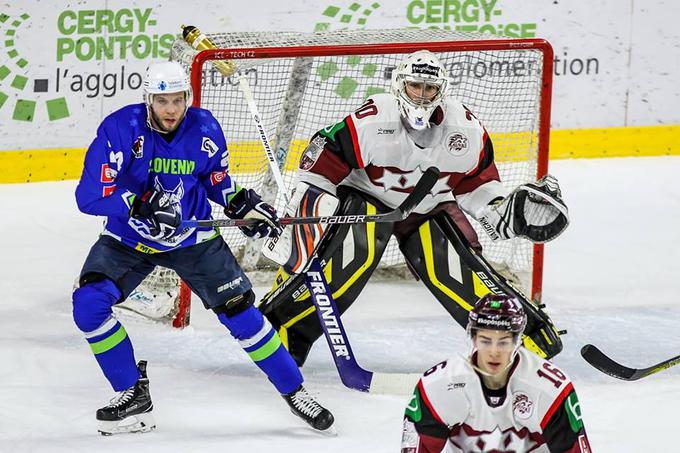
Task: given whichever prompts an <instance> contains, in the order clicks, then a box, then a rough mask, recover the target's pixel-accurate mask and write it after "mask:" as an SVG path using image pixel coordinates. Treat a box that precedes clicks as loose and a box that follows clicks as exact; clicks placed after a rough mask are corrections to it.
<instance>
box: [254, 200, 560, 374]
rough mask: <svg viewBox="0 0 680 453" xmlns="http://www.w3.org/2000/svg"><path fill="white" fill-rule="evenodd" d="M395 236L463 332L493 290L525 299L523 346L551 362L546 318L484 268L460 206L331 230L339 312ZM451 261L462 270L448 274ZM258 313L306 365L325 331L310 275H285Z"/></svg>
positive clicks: (325, 257)
mask: <svg viewBox="0 0 680 453" xmlns="http://www.w3.org/2000/svg"><path fill="white" fill-rule="evenodd" d="M338 195H339V198H340V200H341V207H340V212H341V213H342V214H348V215H352V214H376V213H379V212H386V211H387V210H388V209H387V208H386V207H385V206H384V205H382V204H381V203H379V202H378V201H377V200H374V199H372V198H370V197H368V196H366V195H365V194H362V193H360V192H358V191H355V190H354V189H349V188H347V187H340V188H339V189H338ZM392 234H394V235H395V236H396V238H397V240H398V242H399V246H400V249H401V251H402V253H403V254H404V257H405V259H406V262H407V264H408V266H409V268H410V269H411V271H412V272H413V274H414V275H415V276H416V277H417V278H418V279H420V280H422V281H423V283H424V284H425V286H426V287H427V288H428V289H429V290H430V292H431V293H432V294H433V295H434V296H435V298H436V299H437V300H438V301H439V303H441V304H442V306H443V307H444V308H445V309H446V311H447V312H448V313H449V314H450V315H451V316H452V317H453V318H454V319H455V320H456V321H457V322H458V324H460V325H461V326H462V327H465V326H466V325H467V319H468V312H469V311H470V309H471V308H472V305H473V304H474V303H475V301H476V300H477V299H479V297H481V296H483V295H484V294H487V293H489V292H493V293H496V294H511V295H514V296H515V297H517V298H518V299H519V300H520V301H521V302H522V304H523V306H524V307H525V311H526V312H527V317H528V322H527V328H526V330H525V335H524V344H525V346H527V348H529V349H531V350H532V351H534V352H536V353H537V354H538V355H540V356H542V357H546V358H550V357H553V356H555V355H557V354H558V353H559V352H560V351H561V350H562V343H561V341H560V338H559V334H558V332H557V330H556V329H555V327H554V326H553V324H552V322H551V321H550V318H549V317H548V316H547V314H546V313H545V312H543V311H542V310H540V309H538V308H537V307H536V306H535V305H534V304H533V303H532V302H530V301H529V300H528V299H527V297H526V296H524V295H523V294H522V293H520V292H519V291H516V290H515V289H513V288H512V287H511V286H510V285H509V284H508V283H507V281H506V280H505V279H504V278H503V277H502V276H501V275H500V274H498V273H497V272H496V271H494V270H493V268H491V266H490V265H488V263H486V261H485V260H484V258H483V257H482V256H481V246H480V244H479V241H478V238H477V234H476V233H475V231H474V229H473V227H472V225H471V224H470V222H469V221H468V220H467V218H466V217H465V215H464V214H463V212H462V211H461V210H460V208H459V207H458V205H457V204H456V202H447V203H441V204H440V205H438V206H437V207H436V208H434V209H433V210H432V211H430V212H429V213H427V214H411V215H410V216H409V217H407V218H406V219H405V220H403V221H401V222H396V223H394V224H392V223H365V224H354V225H347V224H344V225H332V226H331V227H329V228H328V229H327V230H326V231H325V233H324V234H323V237H322V238H321V241H320V242H319V245H318V247H317V256H318V257H319V258H321V260H322V261H323V262H324V263H326V265H325V269H324V271H325V275H326V277H327V280H328V284H329V287H330V290H331V292H332V295H333V298H334V299H335V301H336V304H337V306H338V310H339V311H340V313H341V314H342V313H344V312H345V310H347V309H348V308H349V307H350V306H351V305H352V304H353V303H354V301H355V300H356V299H357V297H358V296H359V294H360V293H361V291H362V290H363V288H364V286H365V285H366V283H367V282H368V280H369V279H370V277H371V274H372V273H373V271H374V270H375V269H376V267H377V266H378V263H379V262H380V258H381V257H382V254H383V252H384V251H385V248H386V247H387V243H388V241H389V239H390V237H391V235H392ZM346 248H351V250H345V249H346ZM347 257H350V258H347ZM348 260H349V262H348ZM449 263H457V264H458V263H459V264H460V266H459V267H458V268H456V269H450V268H449ZM259 308H260V310H261V311H262V312H263V313H264V315H265V316H266V317H267V318H268V319H269V321H270V322H271V323H272V325H273V326H274V327H275V328H276V329H277V330H278V332H279V336H280V337H281V340H282V342H283V343H284V344H286V346H287V347H288V350H289V351H290V353H291V355H292V356H293V358H294V359H295V361H296V362H297V364H298V366H302V365H303V364H304V362H305V360H306V358H307V354H308V353H309V350H310V349H311V346H312V344H313V343H314V342H315V341H316V340H317V339H318V338H319V336H320V335H321V333H322V330H321V326H320V325H319V321H318V319H317V316H316V314H315V313H314V307H313V304H312V301H311V299H310V296H309V292H307V291H306V286H305V280H304V275H303V274H297V275H292V276H289V275H288V274H286V273H285V272H283V270H280V271H279V274H278V275H277V278H276V281H275V283H274V288H273V289H272V291H271V292H270V293H269V294H267V295H266V296H265V297H264V298H263V300H262V301H261V303H260V305H259Z"/></svg>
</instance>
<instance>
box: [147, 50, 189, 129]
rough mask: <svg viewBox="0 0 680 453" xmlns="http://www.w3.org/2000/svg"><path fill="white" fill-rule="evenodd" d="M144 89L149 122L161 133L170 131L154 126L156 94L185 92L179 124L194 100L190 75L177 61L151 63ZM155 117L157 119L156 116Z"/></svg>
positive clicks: (151, 126) (150, 125)
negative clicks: (153, 105) (153, 107)
mask: <svg viewBox="0 0 680 453" xmlns="http://www.w3.org/2000/svg"><path fill="white" fill-rule="evenodd" d="M143 89H144V103H145V104H146V108H147V113H148V115H147V124H148V126H149V127H150V128H152V129H154V130H156V131H158V132H161V133H167V132H169V131H167V130H162V129H159V128H158V127H154V125H152V124H151V123H152V122H151V118H152V114H153V110H152V104H153V101H154V96H156V95H159V94H174V93H184V100H185V108H184V112H183V113H182V115H181V117H180V118H179V119H178V120H177V123H178V124H179V123H180V122H181V121H182V119H184V115H185V114H186V112H187V109H188V108H189V106H190V105H191V102H192V100H193V95H192V91H191V82H190V81H189V77H188V76H187V74H186V72H185V71H184V68H183V67H182V65H180V64H179V63H177V62H175V61H166V62H163V63H156V64H152V65H150V66H149V67H148V68H147V69H146V76H145V77H144V87H143ZM154 119H156V120H157V118H156V117H155V116H154ZM156 122H157V121H156Z"/></svg>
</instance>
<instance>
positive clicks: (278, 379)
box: [217, 305, 303, 394]
mask: <svg viewBox="0 0 680 453" xmlns="http://www.w3.org/2000/svg"><path fill="white" fill-rule="evenodd" d="M217 317H218V319H219V320H220V322H221V323H222V324H224V326H225V327H226V328H227V329H229V332H231V334H232V336H233V337H234V338H236V340H238V342H239V344H240V345H241V347H242V348H243V350H244V351H246V353H247V354H248V355H249V356H250V358H251V359H252V360H253V362H255V364H256V365H257V366H258V367H259V368H260V369H261V370H262V371H263V372H264V373H265V374H266V375H267V377H268V378H269V380H270V381H271V383H272V384H274V387H276V390H278V391H279V393H281V394H288V393H291V392H292V391H294V390H295V389H297V388H298V387H299V386H300V385H302V381H303V379H302V373H300V370H299V368H298V367H297V365H296V364H295V361H294V360H293V358H292V357H291V356H290V354H289V353H288V351H287V350H286V348H285V347H284V346H283V345H282V344H281V339H280V338H279V335H278V334H277V333H276V331H275V330H274V329H273V328H272V325H271V324H270V323H269V321H268V320H267V319H266V318H265V317H264V316H263V315H262V313H261V312H260V311H259V310H258V309H257V308H255V307H253V306H252V305H250V306H248V307H247V308H246V309H245V310H242V311H240V312H238V313H236V314H234V315H231V316H230V315H228V314H227V313H225V312H219V313H218V314H217Z"/></svg>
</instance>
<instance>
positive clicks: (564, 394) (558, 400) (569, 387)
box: [541, 382, 574, 429]
mask: <svg viewBox="0 0 680 453" xmlns="http://www.w3.org/2000/svg"><path fill="white" fill-rule="evenodd" d="M573 391H574V384H572V383H571V382H570V383H569V384H567V386H566V387H565V388H564V389H562V391H561V392H560V394H559V395H558V396H557V398H555V401H553V403H552V404H551V405H550V409H548V412H546V413H545V416H544V417H543V420H541V429H545V427H546V426H547V425H548V422H549V421H550V419H551V418H552V416H553V415H555V412H557V410H558V409H559V408H560V406H561V405H562V403H563V402H564V400H565V399H566V398H567V396H569V394H570V393H571V392H573Z"/></svg>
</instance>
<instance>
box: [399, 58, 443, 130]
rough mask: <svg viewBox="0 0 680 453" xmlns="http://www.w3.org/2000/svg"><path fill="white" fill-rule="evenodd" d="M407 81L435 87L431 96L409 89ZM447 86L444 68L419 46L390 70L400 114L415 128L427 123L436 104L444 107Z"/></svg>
mask: <svg viewBox="0 0 680 453" xmlns="http://www.w3.org/2000/svg"><path fill="white" fill-rule="evenodd" d="M409 84H423V87H430V88H436V94H434V96H433V97H432V98H431V99H428V98H427V97H424V96H422V94H421V95H420V96H417V95H414V93H411V96H409V93H408V92H407V90H408V89H409ZM447 89H448V77H447V76H446V69H445V68H444V65H442V63H441V62H440V61H439V59H438V58H437V57H436V56H435V55H434V54H433V53H432V52H430V51H427V50H419V51H417V52H414V53H412V54H410V55H409V56H408V57H406V58H405V59H404V60H403V61H402V62H401V63H399V65H398V66H397V67H396V69H395V70H394V71H393V72H392V88H391V90H392V94H393V95H394V96H395V98H396V99H397V105H398V106H399V111H400V112H401V115H402V117H404V119H406V121H407V122H408V123H409V125H410V126H411V127H413V129H415V130H422V129H425V128H428V127H430V117H431V116H432V114H433V113H434V111H435V110H436V109H437V107H440V106H441V108H442V109H443V108H444V99H445V98H446V92H447Z"/></svg>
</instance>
